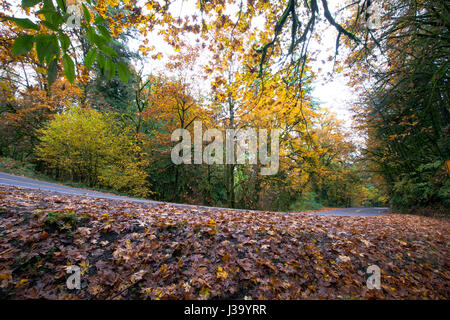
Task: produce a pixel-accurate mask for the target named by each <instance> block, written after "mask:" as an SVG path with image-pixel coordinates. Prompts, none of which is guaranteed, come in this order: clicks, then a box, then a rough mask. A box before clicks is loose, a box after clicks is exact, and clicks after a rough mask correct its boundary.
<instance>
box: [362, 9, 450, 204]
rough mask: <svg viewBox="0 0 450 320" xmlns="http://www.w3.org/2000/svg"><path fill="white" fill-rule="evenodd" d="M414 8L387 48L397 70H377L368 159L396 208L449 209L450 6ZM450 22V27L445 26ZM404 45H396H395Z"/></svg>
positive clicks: (369, 104)
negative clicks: (449, 61)
mask: <svg viewBox="0 0 450 320" xmlns="http://www.w3.org/2000/svg"><path fill="white" fill-rule="evenodd" d="M415 5H417V4H413V2H411V3H410V4H408V5H407V6H410V8H408V12H417V14H411V15H410V14H404V12H405V9H404V7H401V9H398V10H401V12H402V13H403V15H404V16H403V18H402V19H398V20H394V21H393V23H392V25H391V26H390V30H388V31H387V32H386V34H385V35H386V39H381V40H380V43H381V45H382V48H383V49H384V50H385V54H386V55H387V56H388V57H389V58H390V68H389V70H385V68H384V67H383V68H379V69H377V70H374V71H372V73H373V77H374V79H375V80H376V82H375V84H374V85H373V86H372V88H371V90H370V91H369V92H367V93H366V95H365V103H366V106H365V108H364V111H363V121H364V122H366V123H367V132H368V134H369V140H368V146H367V150H366V155H367V158H368V159H370V160H371V161H372V162H373V164H374V169H375V170H376V171H378V172H379V173H381V175H382V176H383V177H384V179H385V181H386V182H387V183H388V185H389V186H390V188H389V189H390V190H389V194H390V196H391V202H392V204H393V205H394V206H395V207H397V208H411V207H427V206H434V205H437V204H445V205H446V206H448V205H449V201H448V185H449V177H450V174H449V172H446V170H445V161H448V160H449V159H450V144H449V141H450V139H449V134H450V112H449V109H448V106H449V105H450V97H449V90H448V88H449V86H448V84H449V80H450V79H449V63H448V56H449V54H450V49H449V48H450V46H449V44H450V41H449V38H448V37H444V36H442V35H443V34H448V18H447V17H448V7H446V6H445V4H444V2H436V3H435V2H431V1H425V2H423V3H420V7H419V8H416V7H415ZM446 19H447V20H446ZM393 34H395V38H398V39H401V41H398V42H397V43H395V45H393V44H392V43H391V39H392V38H394V37H393V36H392V35H393Z"/></svg>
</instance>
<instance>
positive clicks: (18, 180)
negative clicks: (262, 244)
mask: <svg viewBox="0 0 450 320" xmlns="http://www.w3.org/2000/svg"><path fill="white" fill-rule="evenodd" d="M0 184H4V185H11V186H16V187H21V188H30V189H38V190H46V191H53V192H60V193H66V194H71V195H80V196H86V197H93V198H105V199H112V200H125V201H133V202H143V203H147V204H154V205H158V206H159V205H161V204H163V203H167V202H161V201H153V200H145V199H137V198H130V197H125V196H118V195H115V194H112V193H104V192H98V191H93V190H88V189H81V188H72V187H67V186H64V185H61V184H56V183H49V182H44V181H40V180H35V179H30V178H25V177H21V176H16V175H12V174H8V173H4V172H0ZM167 204H171V205H174V206H178V207H183V208H189V207H192V208H201V209H207V210H211V209H225V210H230V209H228V208H217V207H205V206H196V205H189V204H178V203H167ZM233 210H239V211H241V210H240V209H233ZM387 210H388V208H346V209H335V210H329V211H315V212H305V213H307V214H318V215H327V216H363V217H371V216H380V215H383V214H384V213H386V212H387ZM242 211H250V210H242ZM254 211H256V210H254Z"/></svg>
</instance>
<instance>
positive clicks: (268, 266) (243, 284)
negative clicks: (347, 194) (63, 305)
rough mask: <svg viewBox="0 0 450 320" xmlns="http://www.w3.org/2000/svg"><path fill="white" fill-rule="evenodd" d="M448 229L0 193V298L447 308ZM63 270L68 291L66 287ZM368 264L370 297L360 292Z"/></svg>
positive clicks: (399, 218) (431, 223)
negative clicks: (375, 277) (77, 284)
mask: <svg viewBox="0 0 450 320" xmlns="http://www.w3.org/2000/svg"><path fill="white" fill-rule="evenodd" d="M449 227H450V223H449V221H448V220H446V219H435V218H426V217H420V216H412V215H394V214H389V215H385V216H378V217H331V216H319V215H308V214H293V213H274V212H252V211H235V210H227V209H205V208H200V207H198V208H195V207H192V208H190V207H182V206H173V205H168V204H161V205H155V204H146V203H133V202H128V201H118V200H108V199H100V198H87V197H82V196H73V195H65V194H57V193H51V192H46V191H42V190H32V189H22V188H17V187H11V186H0V298H3V299H34V298H44V299H447V298H448V297H449V296H450V287H449V278H450V274H449V270H450V268H449V264H450V260H449V255H448V253H449V250H448V240H449V230H450V228H449ZM71 265H76V266H78V267H79V268H80V273H81V289H80V290H76V289H75V290H69V289H68V288H67V286H66V280H67V278H68V276H69V274H68V273H67V269H68V267H69V266H71ZM371 265H377V266H378V267H379V268H380V270H381V289H380V290H377V289H368V288H367V285H366V281H367V278H368V277H369V275H370V274H367V268H368V267H369V266H371Z"/></svg>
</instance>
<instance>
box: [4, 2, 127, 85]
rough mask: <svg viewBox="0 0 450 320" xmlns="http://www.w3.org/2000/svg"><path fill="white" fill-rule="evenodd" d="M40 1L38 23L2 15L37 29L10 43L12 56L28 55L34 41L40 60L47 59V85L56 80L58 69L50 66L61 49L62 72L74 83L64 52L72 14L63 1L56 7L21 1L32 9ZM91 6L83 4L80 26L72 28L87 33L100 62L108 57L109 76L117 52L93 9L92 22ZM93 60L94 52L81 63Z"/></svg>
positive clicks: (70, 63)
mask: <svg viewBox="0 0 450 320" xmlns="http://www.w3.org/2000/svg"><path fill="white" fill-rule="evenodd" d="M40 3H42V6H41V7H40V10H38V11H37V13H39V16H38V17H39V19H40V20H39V21H38V22H37V23H34V22H32V21H31V20H30V19H28V18H14V17H5V18H6V19H8V20H10V21H13V22H14V23H15V24H16V25H17V26H19V27H21V28H23V29H25V30H35V31H37V34H36V35H34V34H33V35H31V34H27V35H22V36H19V37H18V38H16V39H15V41H14V44H13V50H12V52H13V55H14V56H20V55H24V54H27V53H28V52H29V51H30V50H31V49H32V48H33V45H34V44H36V52H37V55H38V58H39V61H40V62H41V63H42V62H44V61H45V62H46V68H47V70H48V71H49V72H48V76H47V79H48V82H49V84H52V82H53V81H55V78H56V76H55V70H57V69H56V68H55V66H51V65H50V63H51V62H52V61H55V59H56V61H57V60H59V58H60V57H61V51H62V52H64V54H63V56H62V62H63V67H64V73H65V75H66V77H67V80H69V82H70V83H73V82H74V80H75V74H76V73H75V64H74V63H73V61H72V59H71V58H70V56H69V55H68V54H67V50H68V48H69V47H70V45H71V39H70V38H69V36H68V31H67V28H66V24H67V23H68V21H69V19H71V15H70V13H69V12H68V10H67V9H68V8H67V5H66V3H65V1H56V3H57V4H56V6H55V5H54V3H53V1H42V0H23V1H22V7H24V8H33V7H35V6H37V5H38V4H40ZM92 6H93V4H91V2H90V1H88V2H86V3H83V4H82V8H83V17H84V20H83V22H81V25H80V26H75V27H76V28H81V29H82V30H83V32H86V33H87V34H88V40H89V44H90V46H92V47H93V48H96V49H97V50H98V53H99V54H97V55H96V58H97V61H98V62H99V64H102V65H104V64H103V63H102V62H103V61H104V60H105V56H107V58H106V61H107V63H108V64H107V66H108V70H109V73H110V77H111V78H112V77H113V76H115V71H116V63H117V58H118V55H117V53H116V51H115V50H114V49H113V48H112V47H110V46H108V44H109V43H110V42H111V40H112V39H113V38H112V36H111V33H110V31H109V30H108V29H107V28H106V27H105V26H104V25H103V24H105V20H104V19H103V18H102V17H101V16H100V14H99V13H98V12H96V11H94V12H95V16H94V22H93V24H91V20H92V16H91V13H90V12H89V10H88V7H92ZM41 26H45V27H46V28H47V29H50V30H51V31H53V32H54V33H50V34H48V33H46V32H47V31H45V29H43V28H41ZM58 40H59V41H58ZM92 59H95V56H93V54H91V55H90V56H89V57H86V58H85V61H84V64H85V66H86V68H87V69H89V68H90V67H91V65H92ZM120 68H121V71H120V72H121V73H120V79H122V81H125V82H127V81H128V75H129V73H128V72H126V71H124V66H123V65H121V67H120Z"/></svg>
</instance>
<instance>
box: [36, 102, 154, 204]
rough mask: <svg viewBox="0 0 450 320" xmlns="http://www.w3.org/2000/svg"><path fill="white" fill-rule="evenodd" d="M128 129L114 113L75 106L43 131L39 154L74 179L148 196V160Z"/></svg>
mask: <svg viewBox="0 0 450 320" xmlns="http://www.w3.org/2000/svg"><path fill="white" fill-rule="evenodd" d="M128 130H129V129H128V128H120V127H118V126H117V123H115V121H114V116H113V115H111V114H102V113H99V112H97V111H95V110H92V109H82V108H79V107H71V108H69V109H68V110H67V111H65V112H63V113H62V114H58V115H56V116H55V118H54V119H53V120H52V121H50V122H49V123H48V124H47V126H46V127H45V128H44V129H42V130H40V134H41V137H40V144H39V145H38V146H37V148H36V154H37V156H38V158H39V159H40V160H42V161H44V162H45V163H46V164H47V165H48V166H49V167H51V168H55V169H58V170H61V171H62V172H64V173H65V174H66V175H67V176H69V178H70V180H74V181H80V182H83V183H86V184H88V185H89V186H100V187H106V188H112V189H115V190H118V191H123V192H130V193H132V194H135V195H145V194H147V192H148V191H147V188H146V187H145V184H146V176H147V175H146V173H145V171H143V170H142V168H143V167H145V160H144V158H143V154H142V152H141V151H140V148H139V147H137V146H136V145H135V144H134V143H133V142H132V141H131V139H130V137H129V135H128Z"/></svg>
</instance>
